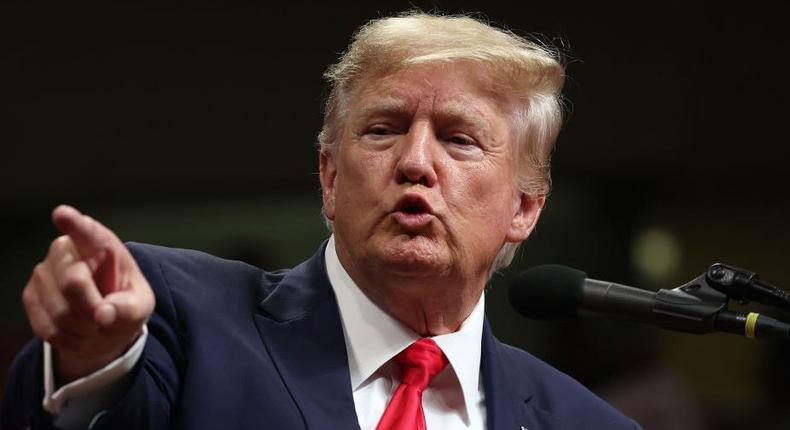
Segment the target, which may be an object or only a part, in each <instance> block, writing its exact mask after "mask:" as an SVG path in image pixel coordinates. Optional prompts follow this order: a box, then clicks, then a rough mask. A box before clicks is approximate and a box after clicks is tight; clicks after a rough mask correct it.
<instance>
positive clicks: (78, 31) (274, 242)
mask: <svg viewBox="0 0 790 430" xmlns="http://www.w3.org/2000/svg"><path fill="white" fill-rule="evenodd" d="M412 6H416V7H420V8H422V9H424V10H432V9H434V8H437V9H439V10H443V11H447V12H483V14H484V15H483V16H485V17H487V18H489V19H491V20H492V21H493V22H495V23H499V24H502V25H506V26H507V27H508V28H510V29H513V30H514V31H516V32H517V33H520V34H522V35H523V34H531V33H537V34H540V35H542V37H543V39H544V40H549V41H553V42H554V43H555V44H558V45H560V46H562V47H563V49H564V50H566V51H567V52H568V53H569V64H568V75H569V78H568V81H567V84H566V89H565V95H566V97H567V99H568V101H567V107H568V116H567V119H566V125H565V127H564V131H563V132H562V134H561V136H560V139H559V143H558V146H557V150H556V155H555V158H554V163H553V164H554V170H553V171H554V190H553V193H552V196H551V198H550V200H549V202H548V205H547V208H546V210H545V211H544V213H543V218H542V220H541V222H540V224H539V225H538V228H537V231H536V232H535V234H534V235H533V236H532V237H531V238H530V239H529V240H528V241H527V242H526V244H525V245H524V246H523V248H522V252H521V254H520V255H519V257H518V258H517V260H516V262H515V263H514V265H513V267H512V268H511V269H510V270H508V271H507V272H505V273H504V274H502V275H501V276H497V277H496V278H495V279H494V281H493V285H492V288H491V291H490V293H489V298H488V299H487V306H488V315H489V318H490V320H491V322H492V324H493V326H494V329H495V332H496V333H497V334H498V336H499V337H500V339H502V340H503V341H505V342H508V343H512V344H515V345H517V346H520V347H522V348H524V349H526V350H528V351H530V352H532V353H533V354H535V355H537V356H539V357H541V358H542V359H544V360H546V361H548V362H549V363H551V364H552V365H554V366H556V367H558V368H559V369H561V370H563V371H565V372H567V373H569V374H571V375H572V376H574V377H575V378H577V379H579V380H580V381H582V382H583V383H585V384H586V385H587V386H589V387H590V388H591V389H592V390H593V391H595V392H597V393H598V394H600V395H602V396H603V397H605V398H606V399H607V400H609V401H610V402H611V403H613V404H614V405H615V406H616V407H618V408H620V409H621V410H622V411H623V412H625V413H626V414H628V415H630V416H632V417H634V418H635V419H637V420H638V421H639V422H640V423H642V425H643V426H644V427H645V429H646V430H655V429H674V430H683V429H695V430H696V429H699V430H727V429H787V428H790V367H788V366H787V360H788V359H790V347H789V346H790V343H788V342H784V343H780V342H769V341H762V342H755V341H750V340H747V339H744V338H740V337H736V336H731V335H722V334H717V335H705V336H696V335H688V334H680V333H671V332H667V331H661V330H659V329H656V328H653V327H645V326H640V325H636V324H629V323H619V322H610V321H603V320H586V321H583V322H538V321H528V320H525V319H523V318H521V317H519V316H518V315H516V314H515V312H514V311H513V310H511V309H510V307H509V305H508V304H507V300H506V296H507V294H506V293H507V287H508V283H509V279H510V278H511V277H512V276H513V275H514V274H516V273H518V272H519V271H521V270H524V269H526V268H528V267H531V266H534V265H537V264H542V263H550V262H551V263H561V264H566V265H570V266H573V267H577V268H579V269H582V270H584V271H586V272H587V273H588V274H589V275H590V277H593V278H597V279H605V280H610V281H615V282H619V283H624V284H629V285H634V286H639V287H641V288H645V289H654V290H655V289H658V288H673V287H676V286H678V285H680V284H682V283H685V282H686V281H688V280H691V279H692V278H694V277H696V276H698V275H699V274H701V273H703V272H704V271H705V270H706V269H707V267H708V266H709V265H711V264H712V263H714V262H719V261H721V262H728V263H730V264H733V265H737V266H740V267H744V268H747V269H750V270H753V271H756V272H758V273H759V274H760V276H761V278H762V279H765V280H767V281H768V282H771V283H773V284H775V285H778V286H780V287H784V288H790V272H788V262H787V258H788V255H790V232H789V231H788V228H787V223H788V219H790V200H789V199H788V191H787V187H788V185H790V173H788V169H787V168H786V164H787V154H788V150H787V148H786V146H787V145H788V143H789V142H788V139H787V137H786V135H787V131H786V127H787V123H788V120H787V118H786V117H787V116H788V109H787V108H786V100H787V98H788V95H790V91H788V85H789V84H788V79H787V76H786V73H787V67H786V66H785V62H784V56H785V55H786V53H787V52H788V48H789V46H788V42H789V41H790V38H789V37H788V36H787V33H786V30H785V28H784V27H785V21H786V18H785V17H786V13H785V12H784V9H783V8H784V5H783V4H782V3H781V2H774V3H768V2H766V3H763V2H759V1H758V2H750V3H739V4H737V5H734V6H724V5H723V4H721V3H719V2H701V3H696V4H695V3H685V4H682V5H680V4H672V3H669V2H655V3H651V2H647V3H645V2H638V3H633V2H632V3H628V4H607V3H601V2H529V3H527V2H507V1H504V0H489V1H485V2H480V1H478V2H471V1H469V2H443V1H433V2H424V1H412V2H397V1H377V2H368V3H365V4H353V3H339V2H326V3H321V4H317V3H316V4H313V3H312V2H299V1H292V2H289V3H287V4H282V3H281V4H270V5H265V6H264V5H263V4H262V3H261V2H249V3H244V2H225V3H222V4H219V2H217V3H209V2H189V6H173V5H167V4H162V3H161V2H151V3H149V4H148V5H146V4H145V3H143V4H140V3H134V4H133V3H119V2H50V3H42V2H28V1H4V2H3V3H2V5H0V41H2V42H0V75H2V78H0V121H2V122H1V123H0V124H2V126H1V127H0V148H1V149H2V151H0V202H2V210H0V234H2V238H3V240H2V242H1V243H0V338H1V339H2V342H0V383H2V384H4V383H5V379H6V376H7V372H8V367H9V366H10V362H11V360H12V358H13V356H14V354H15V353H16V352H17V351H18V350H19V348H20V347H21V346H22V344H23V343H24V342H25V341H26V340H27V339H29V337H30V336H31V332H30V329H29V327H28V325H27V323H26V319H25V317H24V312H23V310H22V305H21V302H20V294H21V291H22V288H23V287H24V285H25V283H26V282H27V279H28V277H29V274H30V271H31V269H32V267H33V266H34V265H35V264H36V262H37V261H39V260H40V259H42V258H43V257H44V255H45V254H46V251H47V247H48V243H49V242H50V241H51V240H52V239H53V238H54V237H55V236H56V234H57V233H56V231H55V230H54V228H53V227H52V226H51V224H50V222H49V216H50V211H51V209H52V208H53V207H54V206H55V205H57V204H58V203H61V202H66V203H70V204H72V205H75V206H77V207H78V208H80V209H82V210H83V211H85V212H87V213H89V214H91V215H92V216H94V217H96V218H98V219H99V220H101V221H103V222H104V223H105V224H106V225H108V226H109V227H110V228H112V229H113V230H115V231H116V232H117V233H118V235H119V236H120V237H121V238H122V239H124V240H131V241H141V242H152V243H157V244H161V245H167V246H175V247H188V248H198V249H201V250H204V251H208V252H211V253H214V254H216V255H220V256H223V257H227V258H236V259H242V260H245V261H248V262H250V263H253V264H256V265H259V266H262V267H265V268H269V269H273V268H280V267H286V266H290V265H293V264H295V263H297V262H299V261H301V260H303V259H304V258H306V257H308V256H309V255H311V254H312V253H313V252H314V251H315V249H316V248H317V247H318V246H319V244H320V243H321V242H322V240H323V239H325V238H326V237H327V232H326V230H325V228H324V226H323V223H322V219H321V215H320V193H319V183H318V178H317V175H316V173H317V155H316V151H315V148H314V142H315V136H316V134H317V133H318V131H319V129H320V125H321V105H322V101H323V99H324V97H325V95H326V92H325V90H324V86H323V81H322V78H321V73H322V71H323V70H324V68H325V67H326V66H327V65H328V64H330V63H332V62H333V61H335V59H336V58H337V55H338V53H340V52H341V51H342V50H343V49H344V48H345V47H346V46H347V44H348V42H349V38H350V36H351V34H352V32H353V31H354V30H355V28H356V27H358V26H359V25H360V24H362V23H364V22H365V21H366V20H368V19H371V18H375V17H378V16H384V15H389V14H392V13H395V12H400V11H403V10H406V9H409V8H411V7H412ZM750 308H751V309H757V310H759V311H764V312H766V313H769V314H771V315H773V316H777V317H784V318H787V319H790V315H788V314H787V313H783V312H780V311H777V310H775V309H766V308H761V307H759V306H751V307H750Z"/></svg>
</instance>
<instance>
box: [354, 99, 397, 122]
mask: <svg viewBox="0 0 790 430" xmlns="http://www.w3.org/2000/svg"><path fill="white" fill-rule="evenodd" d="M408 104H409V102H408V101H406V100H403V99H400V98H396V97H381V98H376V99H375V100H373V101H371V102H369V103H365V104H364V105H362V106H361V107H360V110H359V113H360V115H359V117H360V118H369V117H371V116H374V115H380V114H386V113H397V114H406V113H409V109H408Z"/></svg>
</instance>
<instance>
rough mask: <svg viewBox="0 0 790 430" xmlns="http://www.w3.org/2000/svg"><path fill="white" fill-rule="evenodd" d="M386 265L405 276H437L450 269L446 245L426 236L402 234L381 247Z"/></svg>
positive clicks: (382, 258)
mask: <svg viewBox="0 0 790 430" xmlns="http://www.w3.org/2000/svg"><path fill="white" fill-rule="evenodd" d="M379 252H380V253H381V255H380V256H381V260H382V262H383V263H384V265H385V266H386V267H387V268H388V269H389V270H390V271H393V272H395V273H399V274H402V275H404V276H421V275H422V276H424V275H437V274H439V273H442V272H444V271H446V270H447V269H448V268H449V267H450V260H451V259H450V252H449V250H448V249H447V247H446V246H445V244H444V243H442V242H439V241H437V240H435V239H431V238H428V237H425V236H419V235H418V236H410V235H407V234H401V235H398V236H396V237H394V238H391V239H390V240H388V241H387V243H385V244H383V246H381V247H379Z"/></svg>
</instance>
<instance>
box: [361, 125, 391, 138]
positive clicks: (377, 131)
mask: <svg viewBox="0 0 790 430" xmlns="http://www.w3.org/2000/svg"><path fill="white" fill-rule="evenodd" d="M394 133H395V131H394V130H392V128H390V127H388V126H386V125H383V124H376V125H373V126H371V127H369V128H368V130H367V132H365V134H372V135H374V136H389V135H391V134H394Z"/></svg>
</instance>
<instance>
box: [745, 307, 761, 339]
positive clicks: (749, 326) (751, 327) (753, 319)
mask: <svg viewBox="0 0 790 430" xmlns="http://www.w3.org/2000/svg"><path fill="white" fill-rule="evenodd" d="M759 317H760V314H758V313H755V312H749V315H746V329H745V332H746V333H744V334H745V335H746V337H748V338H749V339H754V338H755V337H756V334H757V333H756V332H757V318H759Z"/></svg>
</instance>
